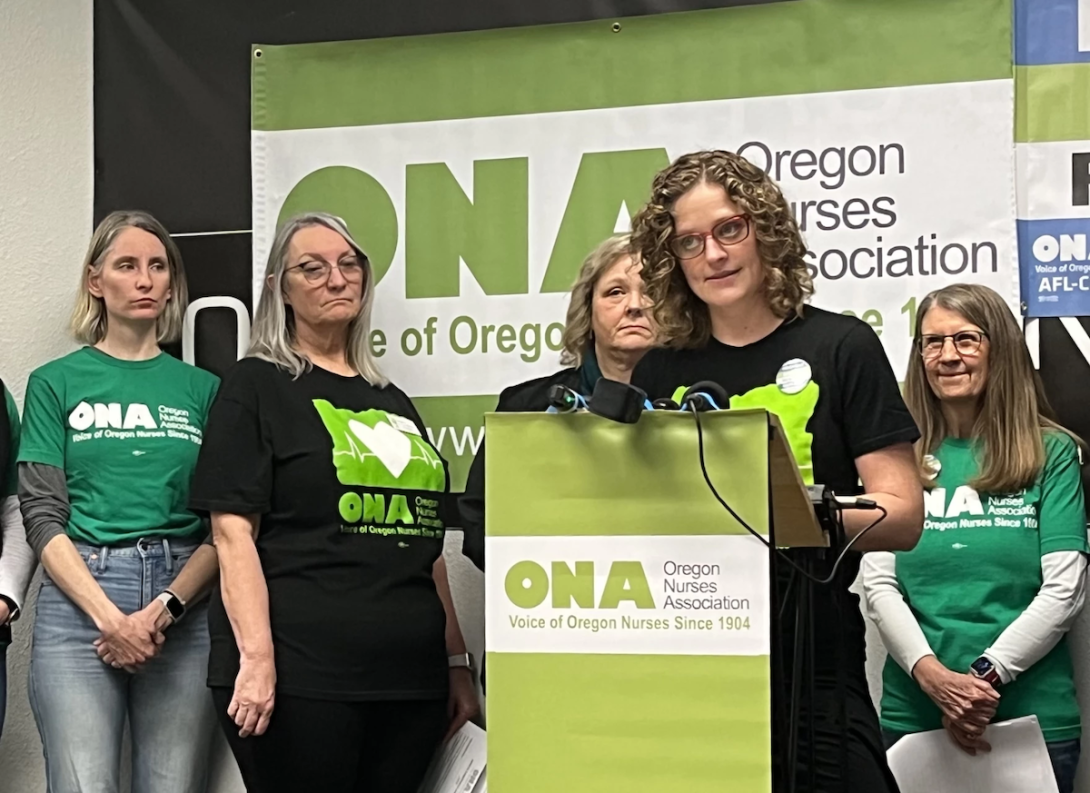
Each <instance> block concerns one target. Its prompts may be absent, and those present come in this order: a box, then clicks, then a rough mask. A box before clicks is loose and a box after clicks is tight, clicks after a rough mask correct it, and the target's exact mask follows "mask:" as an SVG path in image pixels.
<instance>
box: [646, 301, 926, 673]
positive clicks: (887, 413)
mask: <svg viewBox="0 0 1090 793" xmlns="http://www.w3.org/2000/svg"><path fill="white" fill-rule="evenodd" d="M701 380H711V381H714V382H716V383H719V385H721V386H722V387H723V388H724V389H725V390H726V392H727V395H728V396H729V397H730V407H733V408H742V407H764V408H766V409H767V410H769V411H770V412H773V413H775V414H776V415H777V416H778V417H779V418H780V420H781V422H782V423H783V425H784V429H785V434H786V435H787V437H788V441H789V443H790V444H791V447H792V450H793V451H794V453H795V457H796V460H797V461H798V462H799V466H800V468H801V469H802V472H803V476H804V478H806V479H807V480H808V482H807V483H808V484H814V483H816V484H822V485H826V486H828V487H831V488H833V489H834V490H835V491H836V492H837V493H838V494H841V495H849V494H853V493H858V492H859V473H858V472H857V471H856V468H855V459H856V458H857V457H860V456H862V455H864V454H868V453H870V452H874V451H878V450H879V449H883V448H886V447H888V446H892V445H894V444H897V443H911V442H914V441H915V440H916V439H917V438H918V437H919V431H918V430H917V428H916V424H915V422H914V421H913V419H912V416H911V414H910V413H909V412H908V408H907V407H906V406H905V403H904V400H903V399H902V398H901V393H900V390H899V389H898V386H897V379H896V377H895V376H894V374H893V370H892V368H891V367H890V364H889V360H888V358H887V357H886V354H885V351H884V350H883V349H882V344H881V342H880V341H879V340H878V337H877V336H876V335H875V333H874V331H873V330H872V329H871V328H870V326H869V325H867V324H866V323H864V322H862V321H860V320H858V319H856V318H854V317H849V316H845V315H841V314H833V313H831V312H828V311H823V310H821V309H817V308H813V307H810V306H808V307H807V308H806V309H805V313H804V314H803V316H802V317H798V318H795V319H792V320H789V321H786V322H784V323H783V324H782V325H780V326H779V327H778V328H777V329H776V330H774V331H773V332H772V333H770V334H769V335H768V336H766V337H765V338H763V339H761V340H760V341H757V342H754V343H753V344H749V345H747V346H745V347H730V346H727V345H725V344H721V343H720V342H718V341H716V340H715V339H712V340H711V341H710V342H709V343H708V344H707V345H706V346H705V347H703V348H701V349H696V350H677V351H669V350H654V351H652V352H650V353H648V354H647V356H646V357H645V358H644V359H643V360H642V361H641V362H640V364H639V366H637V367H636V372H635V374H634V376H633V383H634V384H635V385H637V386H639V387H640V388H643V389H644V390H645V391H647V393H648V395H649V396H650V397H651V398H652V399H657V398H659V397H670V396H673V395H674V392H675V390H676V389H678V388H679V387H683V386H690V385H693V384H695V383H697V382H698V381H701ZM720 407H727V406H726V405H721V406H720ZM811 460H812V464H811ZM859 560H860V555H859V554H857V553H849V555H848V557H847V558H845V560H844V562H843V563H842V564H841V568H840V572H839V573H838V576H837V580H836V581H834V582H833V584H831V585H829V586H824V587H816V591H815V603H814V615H815V619H816V626H815V627H816V631H815V633H816V642H815V644H816V650H817V653H816V655H817V663H816V668H815V673H816V676H817V681H818V683H819V684H824V683H828V682H830V681H832V680H834V679H835V676H836V673H837V670H838V669H839V670H840V671H843V672H845V673H846V674H847V677H848V680H849V682H851V683H852V684H854V686H855V687H856V688H857V689H859V688H861V689H862V690H863V691H866V673H865V662H866V643H865V628H864V623H863V617H862V615H861V614H860V611H859V598H858V597H857V596H856V595H853V594H852V593H851V592H849V591H848V587H849V586H851V584H852V582H853V581H854V580H855V577H856V575H857V573H858V571H859ZM777 569H778V571H779V572H780V585H781V586H780V589H781V594H782V593H783V592H784V591H785V590H786V583H787V578H788V575H789V573H788V571H789V570H790V568H789V566H788V565H779V566H778V567H777ZM788 643H789V642H788Z"/></svg>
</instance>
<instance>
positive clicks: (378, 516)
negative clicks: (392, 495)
mask: <svg viewBox="0 0 1090 793" xmlns="http://www.w3.org/2000/svg"><path fill="white" fill-rule="evenodd" d="M385 517H386V496H384V495H382V494H381V493H379V494H378V495H377V496H373V495H371V494H370V493H364V494H363V520H364V523H382V519H383V518H385Z"/></svg>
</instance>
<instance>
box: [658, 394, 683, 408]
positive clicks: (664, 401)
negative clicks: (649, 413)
mask: <svg viewBox="0 0 1090 793" xmlns="http://www.w3.org/2000/svg"><path fill="white" fill-rule="evenodd" d="M651 409H652V410H681V405H679V404H678V403H677V402H675V401H674V400H672V399H669V398H667V397H662V398H660V399H656V400H655V401H654V402H652V403H651Z"/></svg>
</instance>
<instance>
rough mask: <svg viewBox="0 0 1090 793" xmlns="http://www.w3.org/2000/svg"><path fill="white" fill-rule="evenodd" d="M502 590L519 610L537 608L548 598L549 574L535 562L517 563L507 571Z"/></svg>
mask: <svg viewBox="0 0 1090 793" xmlns="http://www.w3.org/2000/svg"><path fill="white" fill-rule="evenodd" d="M503 588H504V590H505V591H506V592H507V599H508V600H510V601H511V602H512V603H514V604H515V605H516V606H518V607H519V608H521V609H532V608H537V607H538V606H540V605H541V604H542V603H544V602H545V598H546V597H548V596H549V574H548V573H546V572H545V568H544V567H542V566H541V565H539V564H538V563H537V562H519V563H518V564H516V565H514V566H513V567H512V568H511V569H510V570H508V571H507V577H506V578H505V579H504V581H503Z"/></svg>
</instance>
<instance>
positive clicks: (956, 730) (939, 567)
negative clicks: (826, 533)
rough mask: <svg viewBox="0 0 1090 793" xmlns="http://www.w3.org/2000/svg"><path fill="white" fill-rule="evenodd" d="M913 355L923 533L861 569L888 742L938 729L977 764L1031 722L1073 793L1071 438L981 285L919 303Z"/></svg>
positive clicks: (1077, 528) (1075, 522)
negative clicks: (1006, 732)
mask: <svg viewBox="0 0 1090 793" xmlns="http://www.w3.org/2000/svg"><path fill="white" fill-rule="evenodd" d="M915 347H916V355H915V356H914V357H913V358H912V360H911V361H910V363H909V367H908V375H907V379H906V382H905V396H906V399H907V400H908V406H909V408H910V409H911V410H912V414H913V415H914V416H915V417H916V420H917V422H918V423H919V425H920V428H921V431H922V432H923V437H922V438H921V439H920V441H919V443H917V444H916V456H917V460H918V462H919V464H920V469H921V471H923V473H924V481H925V483H926V484H925V486H926V487H927V488H928V494H927V517H928V520H927V523H926V525H925V527H924V528H925V529H926V530H925V531H924V537H923V539H922V540H921V541H920V544H919V545H918V546H917V547H916V549H915V550H913V551H910V552H906V553H896V554H893V553H878V554H870V555H868V556H867V557H866V559H865V561H864V564H863V585H864V592H865V594H866V600H867V607H868V610H869V612H870V615H871V617H872V618H873V619H874V621H875V622H876V624H877V625H878V629H879V631H880V632H881V635H882V639H883V641H884V642H885V645H886V648H887V649H888V650H889V658H888V659H887V661H886V667H885V674H884V685H883V690H882V706H881V711H882V713H881V718H882V727H883V729H884V731H885V735H886V743H887V745H892V744H893V743H895V742H896V741H897V740H899V739H900V738H901V737H902V736H904V735H905V734H907V733H914V732H921V731H924V730H937V729H940V728H943V727H945V728H946V730H947V731H948V732H949V733H950V736H951V738H952V739H953V740H954V741H955V742H956V743H957V744H958V745H959V746H960V747H962V748H963V749H965V751H967V752H968V753H970V754H975V753H976V752H977V751H988V749H989V746H988V741H987V733H986V731H985V730H986V728H987V725H988V724H989V722H991V721H995V720H1005V719H1012V718H1018V717H1021V716H1036V717H1037V720H1038V721H1039V722H1040V724H1041V729H1042V730H1043V731H1044V737H1045V742H1046V745H1047V746H1048V751H1049V755H1050V757H1051V758H1052V765H1053V770H1054V771H1055V775H1056V781H1057V783H1058V785H1059V789H1060V793H1071V791H1072V790H1073V789H1074V780H1075V770H1076V767H1077V765H1078V761H1079V739H1080V729H1081V728H1080V718H1079V705H1078V702H1077V701H1076V699H1075V678H1074V672H1073V669H1072V664H1071V654H1070V652H1069V650H1068V645H1067V638H1066V637H1067V631H1068V629H1069V628H1070V627H1071V624H1072V622H1073V621H1074V619H1075V617H1076V616H1077V615H1078V613H1079V611H1080V609H1081V608H1082V605H1083V601H1084V598H1085V588H1086V584H1085V573H1086V556H1085V554H1086V553H1087V550H1088V548H1087V542H1086V513H1085V511H1084V505H1083V490H1082V480H1081V477H1080V474H1079V452H1078V447H1077V445H1076V441H1075V439H1074V438H1073V437H1072V436H1071V435H1070V434H1069V433H1068V432H1067V431H1066V430H1065V429H1063V427H1060V426H1059V425H1058V424H1056V422H1055V421H1054V420H1053V419H1052V414H1051V410H1050V409H1049V406H1048V403H1047V401H1046V400H1045V396H1044V393H1043V391H1042V388H1041V380H1040V378H1039V377H1038V375H1037V372H1036V371H1035V370H1034V368H1033V364H1032V362H1031V360H1030V357H1029V351H1028V350H1027V349H1026V345H1025V341H1024V340H1023V337H1022V334H1021V332H1020V330H1019V328H1018V323H1017V321H1016V320H1015V318H1014V316H1013V314H1011V311H1010V309H1009V308H1007V306H1006V304H1005V303H1004V302H1003V300H1002V298H1000V297H999V295H997V294H996V293H995V292H993V291H992V290H991V289H988V288H987V287H986V286H980V285H977V284H956V285H954V286H948V287H946V288H944V289H939V290H938V291H935V292H932V293H931V294H929V295H928V296H927V297H926V298H925V299H924V300H923V301H922V302H921V303H920V307H919V309H918V311H917V315H916V338H915Z"/></svg>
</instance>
